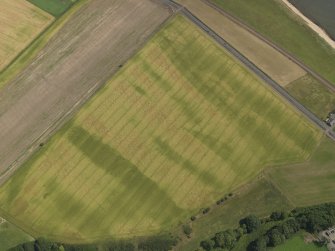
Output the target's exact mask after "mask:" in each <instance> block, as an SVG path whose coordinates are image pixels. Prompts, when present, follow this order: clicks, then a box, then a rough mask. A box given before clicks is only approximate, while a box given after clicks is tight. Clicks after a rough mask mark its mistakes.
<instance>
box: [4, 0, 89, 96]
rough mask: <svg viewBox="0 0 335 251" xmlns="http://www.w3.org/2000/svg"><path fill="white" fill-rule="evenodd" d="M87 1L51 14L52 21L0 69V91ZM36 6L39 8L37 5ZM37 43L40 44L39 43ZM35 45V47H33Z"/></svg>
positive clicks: (34, 57) (84, 0) (31, 60)
mask: <svg viewBox="0 0 335 251" xmlns="http://www.w3.org/2000/svg"><path fill="white" fill-rule="evenodd" d="M89 1H91V0H78V2H76V3H75V4H73V5H72V6H71V7H70V9H68V10H67V11H66V12H64V13H63V14H62V15H61V16H59V17H54V16H52V17H53V18H54V19H53V21H52V22H51V23H50V24H49V25H48V26H47V27H45V28H44V29H43V30H42V31H41V32H40V33H39V34H38V35H37V36H36V37H35V38H34V39H33V40H32V41H31V42H30V43H29V44H28V45H27V46H26V47H25V48H24V49H23V50H22V51H21V52H20V53H18V54H17V55H16V56H15V57H14V58H13V59H12V60H11V61H10V62H9V63H8V64H7V65H6V66H5V67H4V68H3V69H2V70H1V71H0V91H1V89H2V88H4V87H5V86H6V85H7V84H8V83H9V82H10V81H12V80H13V79H14V78H15V77H16V76H18V75H20V74H21V72H22V70H24V69H25V68H26V67H27V66H28V65H29V64H30V63H31V62H33V60H34V59H36V58H38V57H39V56H38V53H39V52H40V51H41V50H42V49H43V48H44V47H45V46H46V45H47V44H48V42H49V40H50V39H51V38H52V37H54V36H55V35H56V34H57V33H58V32H59V30H60V29H62V27H63V25H64V24H65V23H66V22H67V20H68V19H69V18H71V16H72V15H74V14H75V13H76V12H77V11H78V10H79V8H81V7H82V6H83V5H84V4H86V3H88V2H89ZM34 6H36V5H34ZM36 7H37V8H39V7H38V6H36ZM39 9H41V8H39ZM46 13H48V12H46ZM50 15H51V14H50ZM49 36H50V37H49ZM44 40H45V41H44ZM39 43H41V44H40V45H39ZM35 45H36V48H34V46H35ZM21 58H22V62H21V63H20V62H19V61H20V59H21ZM16 63H18V66H19V67H18V69H15V66H16V65H15V64H16ZM20 65H21V66H20Z"/></svg>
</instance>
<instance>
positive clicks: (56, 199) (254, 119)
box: [0, 16, 321, 242]
mask: <svg viewBox="0 0 335 251" xmlns="http://www.w3.org/2000/svg"><path fill="white" fill-rule="evenodd" d="M320 137H321V132H319V131H318V130H317V129H316V128H315V127H314V126H313V125H311V124H310V123H309V122H308V121H307V120H306V119H305V118H304V117H302V115H299V114H298V113H297V112H296V111H295V110H293V108H291V106H289V105H288V104H286V103H284V102H283V100H282V99H281V98H279V97H278V96H276V95H275V94H273V93H272V91H271V90H270V89H268V87H267V86H266V85H265V84H263V83H262V82H261V81H260V80H259V79H258V78H257V77H256V76H254V75H253V74H251V73H250V72H249V71H247V70H246V69H245V68H244V67H242V66H241V65H240V64H239V63H237V62H236V61H235V60H234V59H233V58H231V56H229V55H228V54H227V53H226V52H225V51H224V50H223V49H221V47H219V46H218V45H217V44H215V43H214V41H212V40H210V39H209V38H208V37H207V36H206V35H205V34H204V33H203V32H202V31H201V30H199V29H198V28H197V27H195V26H194V25H193V24H192V23H190V22H189V21H187V20H186V19H185V18H184V17H182V16H176V17H175V18H174V19H173V20H172V21H170V22H169V23H168V24H167V25H166V26H165V27H164V28H163V29H162V30H161V31H160V32H158V34H156V35H155V36H154V37H153V38H152V39H151V40H150V42H149V43H148V44H147V45H146V46H145V48H144V49H142V50H141V51H140V52H139V53H138V54H137V55H136V56H135V57H134V58H133V59H131V60H130V62H129V63H128V64H127V65H125V66H124V67H123V69H121V70H120V71H119V73H118V74H117V75H116V76H115V77H114V78H113V79H112V80H111V81H110V82H109V83H108V84H107V85H106V86H105V87H104V88H103V89H102V90H101V91H100V92H98V93H97V94H96V95H95V96H94V97H93V98H92V99H91V100H90V102H89V103H87V104H86V105H85V106H84V108H83V109H81V111H80V112H79V113H78V114H77V115H76V116H75V118H74V119H72V121H71V122H69V123H68V124H67V125H66V126H65V127H64V128H63V129H62V130H61V131H60V132H59V133H58V134H56V135H55V136H54V137H53V138H52V139H51V140H50V142H48V143H47V144H46V145H45V146H44V148H43V149H42V150H40V152H39V153H37V154H36V155H35V156H34V157H33V158H32V159H31V160H30V161H29V162H28V163H26V164H25V165H24V166H23V167H22V168H21V169H19V170H18V171H17V173H16V174H15V175H14V176H13V177H12V179H10V180H9V181H8V182H7V183H6V184H5V185H4V186H2V187H1V189H0V205H1V209H2V211H3V212H4V213H5V215H6V216H8V217H10V218H11V219H12V220H14V222H15V223H16V224H19V225H20V226H22V227H23V228H24V229H28V230H29V231H30V232H34V234H35V235H41V234H42V233H43V235H44V236H47V237H49V238H53V239H58V240H66V241H72V242H76V241H85V240H86V241H88V240H92V239H99V238H100V239H103V238H108V237H110V236H113V237H121V236H122V237H126V236H127V237H130V236H139V235H146V234H151V233H155V232H159V231H163V230H168V229H171V227H173V226H175V225H177V224H178V222H180V221H181V220H184V219H186V218H187V217H188V216H190V214H191V213H194V212H196V211H197V210H199V208H201V207H204V206H206V205H208V204H209V203H213V201H214V200H215V199H217V198H219V196H222V195H223V194H224V193H226V192H229V191H231V190H232V189H234V188H236V187H237V186H240V185H241V184H242V183H246V182H248V181H249V180H250V179H252V178H253V177H255V176H256V175H257V174H258V173H259V172H260V171H261V170H262V169H263V168H264V167H265V166H267V165H274V164H284V163H290V162H299V161H304V160H306V159H307V158H308V157H309V156H310V154H311V152H312V151H313V150H314V148H315V147H316V146H317V144H318V142H319V140H320Z"/></svg>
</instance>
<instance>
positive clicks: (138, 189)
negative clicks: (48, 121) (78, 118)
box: [68, 126, 183, 217]
mask: <svg viewBox="0 0 335 251" xmlns="http://www.w3.org/2000/svg"><path fill="white" fill-rule="evenodd" d="M68 139H69V140H70V142H71V143H72V144H73V145H74V146H76V147H77V148H78V149H79V150H80V151H81V152H82V153H84V154H85V156H86V157H87V158H89V159H90V160H91V161H92V162H94V164H95V165H96V166H97V167H99V168H101V169H103V170H104V171H106V173H108V174H109V175H112V176H113V177H114V178H116V179H118V180H119V181H120V182H121V183H122V184H123V185H124V186H125V187H126V189H125V191H124V192H122V191H120V193H121V194H123V195H124V196H125V197H124V198H119V199H120V201H118V202H116V201H115V202H116V203H117V204H118V205H116V207H117V208H119V207H118V206H120V204H122V205H123V206H124V207H125V208H126V209H125V211H127V210H130V206H131V205H133V204H134V203H135V204H136V202H139V203H138V205H137V207H134V208H133V209H131V210H139V209H140V208H141V209H143V208H145V209H146V210H155V209H156V208H157V209H159V208H160V207H161V204H162V203H163V204H164V208H163V209H162V211H161V213H162V214H164V215H166V217H168V216H173V215H175V216H176V215H178V214H180V213H182V212H183V210H182V209H180V208H179V207H178V206H177V205H176V203H175V202H174V201H173V200H172V199H171V198H170V196H169V195H168V194H167V193H166V192H165V191H164V190H163V189H161V188H160V187H159V186H158V184H156V183H155V182H154V181H152V180H151V179H149V178H148V177H147V176H145V175H144V174H143V173H141V172H140V171H139V170H138V168H137V167H136V166H135V165H134V164H133V163H131V162H130V161H129V160H127V159H125V158H124V157H123V156H122V155H121V154H120V153H119V152H118V151H117V150H116V149H113V148H112V147H111V146H110V145H108V144H105V143H103V142H102V141H101V139H99V138H98V137H96V136H95V135H92V134H90V133H89V132H88V131H86V130H85V129H83V128H82V127H80V126H74V127H71V129H70V131H69V133H68ZM116 192H118V191H116ZM127 195H132V196H131V198H132V200H131V201H130V202H129V204H130V205H127V203H128V201H124V200H125V198H126V196H127ZM117 197H118V196H117ZM122 199H123V200H122ZM113 201H114V200H113ZM129 213H131V212H129Z"/></svg>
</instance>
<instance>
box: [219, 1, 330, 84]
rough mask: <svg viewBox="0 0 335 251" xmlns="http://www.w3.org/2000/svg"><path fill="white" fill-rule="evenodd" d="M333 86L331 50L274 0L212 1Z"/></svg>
mask: <svg viewBox="0 0 335 251" xmlns="http://www.w3.org/2000/svg"><path fill="white" fill-rule="evenodd" d="M212 1H213V2H215V3H216V4H218V6H220V7H222V8H223V9H224V10H226V11H228V12H229V13H231V14H233V15H235V16H237V17H238V18H240V19H242V20H243V21H244V22H245V23H247V24H248V25H250V26H251V27H253V28H254V29H255V30H256V31H258V32H259V33H261V34H263V35H264V36H265V37H267V38H269V39H270V40H272V41H273V42H274V43H276V44H277V45H279V46H281V47H282V48H284V49H285V50H287V51H288V52H290V53H292V54H293V55H295V56H296V57H297V58H298V59H300V60H301V61H302V62H304V63H305V64H306V65H308V66H309V67H311V68H312V69H313V70H314V71H316V72H318V73H320V74H321V75H322V76H324V77H325V78H326V79H328V80H329V81H331V82H333V83H334V84H335V71H334V69H335V50H333V49H332V48H331V47H330V46H329V45H328V44H327V43H326V42H325V41H323V40H321V38H319V37H318V35H317V34H316V33H314V32H312V31H311V30H310V29H309V28H308V27H307V26H305V25H302V24H301V22H300V21H299V19H298V18H297V17H295V16H294V15H293V14H291V13H290V12H289V11H288V10H287V8H286V7H284V6H283V5H281V4H280V3H279V1H277V0H253V1H250V0H212Z"/></svg>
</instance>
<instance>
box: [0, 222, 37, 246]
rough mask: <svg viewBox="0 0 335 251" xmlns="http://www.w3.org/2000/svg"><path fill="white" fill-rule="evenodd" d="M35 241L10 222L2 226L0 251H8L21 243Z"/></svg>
mask: <svg viewBox="0 0 335 251" xmlns="http://www.w3.org/2000/svg"><path fill="white" fill-rule="evenodd" d="M32 240H34V239H33V238H32V237H31V236H29V235H28V234H26V233H25V232H23V231H22V230H20V229H18V228H17V227H15V226H14V225H12V224H10V223H9V222H3V223H1V224H0V251H7V250H8V249H9V248H12V247H15V246H17V245H19V244H21V243H24V242H28V241H32Z"/></svg>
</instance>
